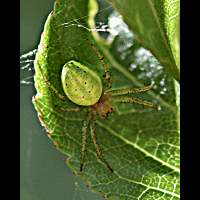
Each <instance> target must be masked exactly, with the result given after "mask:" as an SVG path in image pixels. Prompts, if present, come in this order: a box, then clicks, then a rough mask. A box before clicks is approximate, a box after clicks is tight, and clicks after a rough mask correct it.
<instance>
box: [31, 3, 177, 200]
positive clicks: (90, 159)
mask: <svg viewBox="0 0 200 200" xmlns="http://www.w3.org/2000/svg"><path fill="white" fill-rule="evenodd" d="M88 16H89V11H88V0H76V1H73V2H72V1H70V0H58V1H56V2H55V6H54V10H53V12H52V13H51V14H50V15H49V17H48V19H47V21H46V23H45V27H44V31H43V33H42V37H41V41H40V44H39V47H38V51H37V54H36V60H35V87H36V90H37V94H36V96H35V97H34V100H33V103H34V106H35V108H36V110H37V112H38V116H39V119H40V122H41V124H42V125H43V126H44V127H45V129H46V131H47V133H48V137H49V138H50V139H51V140H52V142H53V143H54V145H55V146H56V148H57V149H58V150H59V151H61V152H62V153H63V154H65V155H66V156H67V158H68V159H67V165H68V166H69V167H70V168H71V169H72V170H73V172H74V173H75V174H77V175H78V176H80V177H81V178H82V179H83V180H85V182H86V183H87V185H88V186H89V187H90V188H91V189H92V190H93V191H96V192H98V193H99V194H101V195H102V196H103V197H105V198H106V199H120V200H129V199H148V200H149V199H157V198H159V199H165V200H167V199H173V200H175V199H179V192H180V191H179V117H178V108H177V105H176V101H177V99H176V90H175V82H174V80H173V78H172V77H171V76H169V75H168V74H167V73H166V72H165V70H164V69H163V67H162V66H161V65H160V64H159V63H158V62H157V61H156V60H155V58H153V56H152V55H150V54H148V53H147V52H146V50H145V49H143V48H141V47H140V46H138V45H136V46H134V47H131V51H132V53H131V54H132V55H133V57H131V58H130V60H131V61H130V63H132V68H129V67H128V66H129V64H130V63H124V61H123V59H122V58H123V57H122V58H120V56H121V52H120V51H119V50H120V45H121V43H120V42H121V41H120V38H119V39H117V38H116V40H115V42H114V43H113V45H112V47H111V48H110V49H109V48H107V47H103V48H102V50H103V53H104V56H105V58H106V62H107V63H109V65H110V67H111V73H112V78H113V88H117V87H125V86H138V85H143V84H144V83H147V82H149V81H152V80H153V81H154V85H155V87H154V90H153V91H151V92H149V93H148V94H144V95H143V96H142V97H143V98H144V99H147V100H149V101H152V102H154V101H155V102H158V103H159V105H160V106H161V109H160V110H159V111H158V110H152V109H144V108H142V107H141V106H139V105H130V104H115V105H114V109H115V112H113V113H112V114H111V115H109V116H108V118H107V119H105V120H102V119H100V118H99V117H97V122H96V129H95V133H96V137H97V140H98V143H99V144H100V145H101V147H102V150H103V154H104V157H105V158H106V160H107V161H108V162H109V164H110V165H111V166H112V167H113V169H114V172H113V173H111V172H110V171H109V170H108V169H107V168H106V167H105V166H104V165H103V164H102V162H100V161H99V160H98V159H97V157H96V154H95V149H94V146H93V145H92V143H91V141H90V137H88V138H87V151H86V162H85V166H84V170H83V172H82V173H79V167H80V146H81V132H82V130H81V129H82V128H81V127H82V125H83V120H84V119H85V118H86V117H87V112H86V111H85V110H87V108H86V109H85V110H82V111H80V112H61V111H58V110H56V106H59V107H62V108H74V107H76V105H75V104H73V103H72V102H70V101H69V100H67V99H66V101H64V102H63V101H62V100H60V99H59V98H58V97H57V96H56V95H55V94H54V93H53V92H52V91H51V90H50V89H49V87H48V86H47V84H46V83H45V81H44V78H43V76H42V75H41V73H40V70H39V67H38V66H41V68H42V71H43V73H44V74H45V77H46V78H48V80H49V81H50V83H51V84H52V85H53V87H55V88H56V89H57V90H58V91H59V93H61V94H62V95H64V92H63V89H62V86H61V80H60V74H61V70H62V66H63V65H64V64H65V63H66V62H67V61H69V60H71V59H73V60H76V61H79V62H81V63H82V64H84V65H86V66H88V67H90V68H91V69H92V70H94V71H95V72H96V73H97V74H98V75H99V76H100V77H101V78H102V75H103V68H102V66H101V64H100V61H99V59H98V57H97V55H96V54H95V52H94V51H93V49H92V47H91V45H90V43H93V44H94V45H96V47H97V48H98V46H97V44H96V43H95V41H94V39H93V37H92V35H91V33H90V32H89V31H88V28H89V27H88ZM87 39H88V40H89V41H90V42H88V41H87ZM117 40H118V41H117ZM133 45H134V44H133ZM129 51H130V48H127V49H125V51H124V53H125V58H127V56H128V55H129V53H128V52H129ZM134 52H135V53H134ZM142 53H143V54H142ZM117 57H118V59H116V58H117ZM144 58H145V59H144ZM138 59H139V60H138ZM134 63H135V65H136V68H135V67H133V64H134ZM139 65H140V67H139V70H137V68H138V67H137V66H139ZM148 73H150V74H149V75H148ZM102 80H103V78H102ZM88 135H89V133H88Z"/></svg>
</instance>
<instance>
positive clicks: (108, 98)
mask: <svg viewBox="0 0 200 200" xmlns="http://www.w3.org/2000/svg"><path fill="white" fill-rule="evenodd" d="M92 47H93V49H94V50H95V52H96V53H97V56H98V57H99V60H100V61H101V64H102V66H103V68H104V72H105V74H104V76H103V78H104V84H102V80H101V78H100V77H99V76H98V75H97V74H96V73H95V72H94V71H93V70H91V69H90V68H88V67H87V66H85V65H83V64H81V63H79V62H77V61H75V60H70V61H68V62H67V63H66V64H65V65H64V66H63V69H62V73H61V83H62V87H63V91H64V94H65V95H66V96H64V95H61V94H60V93H59V92H58V91H57V90H56V89H55V88H54V86H53V85H52V84H51V83H50V82H49V80H48V79H47V78H46V76H45V75H44V74H43V72H42V67H41V66H38V67H39V69H40V72H41V74H42V76H43V78H44V81H45V82H46V84H47V85H48V87H49V88H50V89H51V90H52V91H53V92H54V93H55V94H56V95H57V97H58V98H61V99H63V100H65V99H66V97H67V98H68V99H69V100H71V101H72V102H73V103H74V104H76V105H77V108H73V109H72V108H68V109H61V111H67V112H77V111H79V110H80V109H82V108H84V109H88V117H87V118H86V119H85V120H84V121H83V127H82V143H81V154H80V171H82V170H83V164H84V155H85V149H86V133H87V129H88V128H89V129H90V136H91V140H92V142H93V144H94V146H95V149H96V154H97V157H98V158H99V159H100V160H101V161H102V162H103V163H104V164H105V165H106V167H107V168H108V169H109V170H110V171H113V169H112V167H111V166H110V165H109V163H108V162H107V161H106V160H105V159H104V157H103V154H102V152H101V148H100V146H99V144H98V143H97V141H96V137H95V122H96V116H97V115H98V116H99V117H100V118H101V119H105V118H106V117H107V116H108V114H109V113H111V112H113V105H112V104H113V103H114V102H122V103H137V104H141V105H143V106H146V107H150V108H157V105H155V104H153V103H150V102H146V101H144V100H142V99H140V98H136V97H133V96H130V94H133V93H140V92H145V91H148V90H150V89H151V86H146V87H143V88H119V89H118V88H117V89H116V88H114V89H113V88H112V87H111V85H112V84H111V75H110V72H109V69H108V66H107V65H106V64H105V62H104V60H103V57H102V56H101V55H100V53H99V51H98V50H97V49H96V48H95V47H94V46H92ZM103 87H104V88H103Z"/></svg>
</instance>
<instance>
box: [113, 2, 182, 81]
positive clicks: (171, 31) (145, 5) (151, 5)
mask: <svg viewBox="0 0 200 200" xmlns="http://www.w3.org/2000/svg"><path fill="white" fill-rule="evenodd" d="M109 2H111V3H112V5H113V6H114V7H115V8H116V9H117V11H119V12H120V14H121V15H122V16H123V18H124V21H125V22H126V23H127V24H128V26H129V28H130V29H131V30H133V31H134V33H135V34H136V37H137V39H138V41H139V42H140V43H141V44H142V45H143V46H144V47H145V48H146V49H149V50H150V51H151V52H152V53H153V54H154V55H155V57H156V58H157V59H158V60H159V62H160V63H161V64H162V65H163V66H165V67H166V69H167V70H168V71H169V72H170V73H171V75H172V76H173V77H174V78H175V79H176V80H179V78H180V74H179V70H180V69H179V68H180V67H179V65H180V61H179V54H180V52H179V1H176V0H164V1H158V0H140V1H137V0H109Z"/></svg>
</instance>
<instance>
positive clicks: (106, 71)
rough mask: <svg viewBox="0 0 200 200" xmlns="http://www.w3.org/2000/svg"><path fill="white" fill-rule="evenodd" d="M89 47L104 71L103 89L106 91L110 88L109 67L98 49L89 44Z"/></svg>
mask: <svg viewBox="0 0 200 200" xmlns="http://www.w3.org/2000/svg"><path fill="white" fill-rule="evenodd" d="M86 40H87V41H88V42H89V40H88V39H86ZM90 45H91V47H92V49H93V50H94V52H95V53H96V55H97V57H98V59H99V60H100V63H101V65H102V66H103V69H104V75H103V78H104V80H105V89H106V90H107V89H109V88H111V86H112V77H111V73H110V70H109V66H108V64H107V63H106V62H105V60H104V56H103V55H102V54H101V53H100V51H99V50H98V48H97V47H96V46H95V45H94V44H92V43H90Z"/></svg>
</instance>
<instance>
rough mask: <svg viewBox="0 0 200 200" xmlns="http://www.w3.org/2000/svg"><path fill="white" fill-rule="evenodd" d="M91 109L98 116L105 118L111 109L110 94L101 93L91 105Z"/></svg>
mask: <svg viewBox="0 0 200 200" xmlns="http://www.w3.org/2000/svg"><path fill="white" fill-rule="evenodd" d="M92 111H93V112H95V113H97V114H98V115H99V116H100V118H102V119H105V118H106V117H107V115H108V114H109V113H111V112H112V111H113V107H112V103H111V96H110V95H109V94H107V93H103V94H102V95H101V97H100V99H99V101H98V102H97V103H95V104H94V105H93V106H92Z"/></svg>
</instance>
